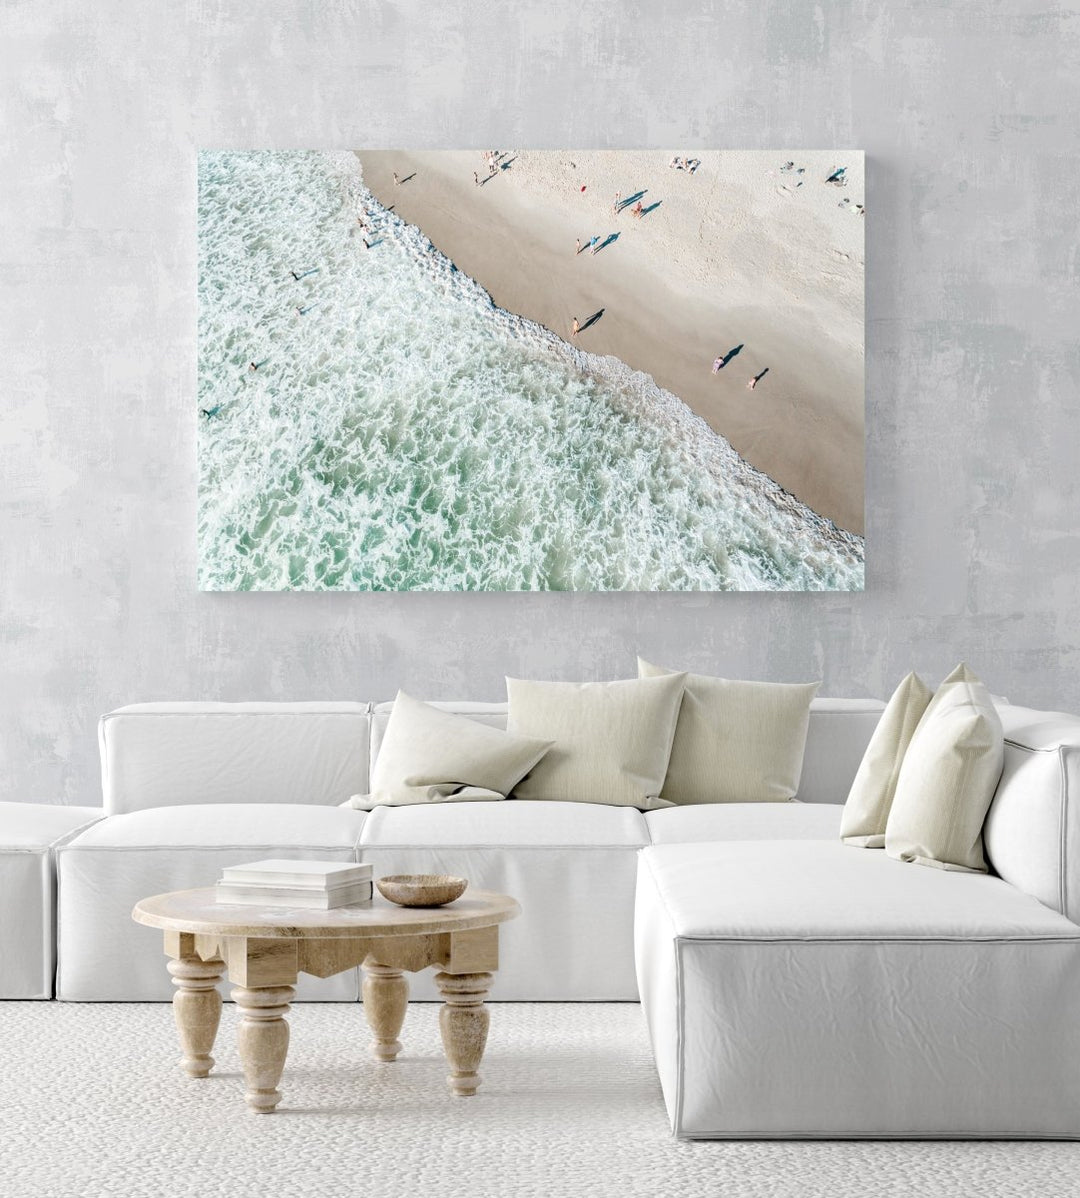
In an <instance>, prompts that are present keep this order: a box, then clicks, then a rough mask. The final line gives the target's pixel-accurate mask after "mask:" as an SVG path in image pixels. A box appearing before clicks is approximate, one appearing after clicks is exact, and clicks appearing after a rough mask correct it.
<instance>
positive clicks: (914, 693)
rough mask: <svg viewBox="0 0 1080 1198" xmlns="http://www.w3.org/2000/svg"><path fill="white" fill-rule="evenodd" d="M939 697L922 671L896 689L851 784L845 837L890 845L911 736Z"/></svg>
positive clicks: (865, 844)
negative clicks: (888, 837) (895, 800)
mask: <svg viewBox="0 0 1080 1198" xmlns="http://www.w3.org/2000/svg"><path fill="white" fill-rule="evenodd" d="M932 697H933V691H931V690H930V688H929V687H928V686H927V685H926V683H924V682H923V680H922V679H921V678H920V677H919V676H918V674H915V673H911V674H908V676H907V677H906V678H904V679H903V681H902V682H901V683H900V685H899V686H898V687H897V688H896V690H895V691H894V692H893V695H892V698H891V699H890V700H889V702H888V704H887V705H886V707H885V710H884V712H883V713H882V716H881V719H880V721H879V722H878V726H877V727H876V728H875V729H874V735H873V736H872V737H871V738H870V744H869V745H867V747H866V752H865V753H864V754H863V759H862V761H861V762H860V763H859V769H858V772H857V773H856V775H855V781H854V782H852V784H851V790H850V791H849V792H848V797H847V802H846V803H845V804H844V814H843V816H842V818H841V820H840V839H841V840H843V841H844V843H845V844H850V845H852V846H854V847H855V848H865V849H882V848H884V847H885V825H886V823H887V822H888V819H889V808H890V807H892V801H893V795H894V794H895V793H896V783H897V781H898V780H899V777H900V767H901V765H902V764H903V762H904V755H905V754H906V753H907V749H908V745H909V744H911V738H912V737H913V736H914V735H915V729H916V728H917V727H918V725H919V721H920V720H921V719H922V717H923V713H924V712H925V711H926V708H927V706H928V705H929V703H930V700H931V698H932Z"/></svg>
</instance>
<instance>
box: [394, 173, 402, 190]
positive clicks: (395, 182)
mask: <svg viewBox="0 0 1080 1198" xmlns="http://www.w3.org/2000/svg"><path fill="white" fill-rule="evenodd" d="M400 185H401V180H400V179H399V178H398V173H397V171H394V186H395V187H399V186H400Z"/></svg>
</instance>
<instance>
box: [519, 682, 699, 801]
mask: <svg viewBox="0 0 1080 1198" xmlns="http://www.w3.org/2000/svg"><path fill="white" fill-rule="evenodd" d="M684 680H685V675H683V674H669V675H665V676H664V677H661V678H633V679H627V680H623V681H619V682H580V683H578V682H529V681H525V680H523V679H518V678H507V680H506V690H507V695H508V697H509V703H510V710H509V713H508V716H507V725H506V726H507V728H508V729H509V731H511V732H515V733H517V734H518V735H520V736H532V737H538V738H540V739H541V740H550V741H554V744H553V746H552V747H551V748H550V749H549V750H548V752H547V753H546V754H545V756H544V758H543V760H541V761H540V762H539V764H538V765H537V766H536V768H535V769H534V770H533V771H532V773H531V774H529V776H528V777H527V778H525V779H524V781H522V782H520V783H518V785H517V786H516V787H515V788H514V794H515V796H516V797H517V798H519V799H559V800H562V801H563V802H572V803H604V804H608V805H614V806H620V807H637V808H639V809H641V810H646V809H649V808H655V807H662V806H664V801H663V800H662V799H661V798H660V797H659V795H660V788H661V787H662V786H663V784H664V775H665V774H666V773H667V767H668V758H669V757H670V755H671V742H672V738H673V737H674V735H675V723H676V720H677V719H678V715H679V704H680V703H681V702H682V694H683V682H684Z"/></svg>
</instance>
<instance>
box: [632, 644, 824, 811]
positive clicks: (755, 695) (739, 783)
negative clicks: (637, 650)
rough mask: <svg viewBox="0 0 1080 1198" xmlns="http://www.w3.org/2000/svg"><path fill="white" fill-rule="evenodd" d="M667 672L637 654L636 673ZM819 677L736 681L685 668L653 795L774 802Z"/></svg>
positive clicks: (799, 749) (801, 738)
mask: <svg viewBox="0 0 1080 1198" xmlns="http://www.w3.org/2000/svg"><path fill="white" fill-rule="evenodd" d="M667 674H670V671H669V670H665V669H664V668H663V667H662V666H654V665H650V663H649V662H647V661H643V660H642V659H641V658H640V657H639V658H638V675H639V677H642V678H658V677H662V676H664V675H667ZM820 685H821V683H820V682H807V683H785V682H739V681H734V680H732V679H728V678H710V677H708V676H707V675H705V674H687V675H686V693H685V694H684V695H683V702H682V710H681V711H680V712H679V723H678V727H677V728H676V729H675V743H674V744H673V745H672V748H671V761H670V762H669V763H668V772H667V778H666V779H665V780H664V788H663V790H662V791H661V797H662V798H664V799H667V800H668V801H669V802H672V803H680V804H682V803H779V802H786V801H787V800H788V799H791V798H794V796H795V792H796V791H797V790H798V789H799V777H800V775H801V774H802V762H803V752H804V750H805V749H806V731H807V728H808V727H809V724H810V703H811V702H812V700H813V698H814V695H816V694H817V690H818V687H819V686H820Z"/></svg>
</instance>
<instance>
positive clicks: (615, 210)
mask: <svg viewBox="0 0 1080 1198" xmlns="http://www.w3.org/2000/svg"><path fill="white" fill-rule="evenodd" d="M621 200H622V192H621V191H617V192H616V193H615V203H614V204H612V205H611V215H612V216H618V215H619V203H620V201H621Z"/></svg>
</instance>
